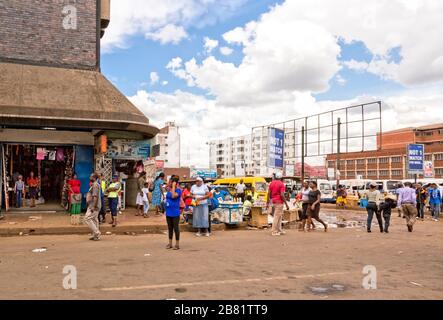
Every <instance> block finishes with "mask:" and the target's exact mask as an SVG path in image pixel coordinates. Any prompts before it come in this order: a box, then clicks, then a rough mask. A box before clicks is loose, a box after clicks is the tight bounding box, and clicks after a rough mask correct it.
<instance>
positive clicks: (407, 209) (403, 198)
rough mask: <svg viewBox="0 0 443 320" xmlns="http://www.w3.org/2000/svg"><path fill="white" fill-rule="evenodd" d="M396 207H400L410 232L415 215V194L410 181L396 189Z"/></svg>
mask: <svg viewBox="0 0 443 320" xmlns="http://www.w3.org/2000/svg"><path fill="white" fill-rule="evenodd" d="M397 207H398V208H401V209H402V211H403V215H404V216H405V218H406V225H407V227H408V231H409V232H412V230H413V228H414V223H415V218H416V217H417V196H416V194H415V190H414V189H412V183H410V182H406V183H405V187H404V188H401V189H399V190H398V200H397Z"/></svg>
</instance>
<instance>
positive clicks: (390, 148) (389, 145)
mask: <svg viewBox="0 0 443 320" xmlns="http://www.w3.org/2000/svg"><path fill="white" fill-rule="evenodd" d="M412 143H417V144H424V145H425V161H427V162H432V163H433V167H434V171H435V178H443V124H434V125H428V126H423V127H418V128H404V129H400V130H395V131H389V132H385V133H382V134H381V135H380V134H379V135H378V137H377V146H378V150H375V151H366V152H352V153H344V154H341V155H340V159H341V162H340V169H341V171H340V173H341V179H343V180H347V179H356V178H357V177H362V178H363V179H383V180H385V179H395V180H399V179H410V178H413V177H412V176H409V175H408V174H407V172H406V169H407V168H406V166H407V162H406V161H407V159H406V151H407V145H408V144H412ZM326 162H327V163H326V166H327V168H332V169H334V170H335V169H336V164H337V155H336V154H331V155H328V156H327V158H326ZM419 178H423V177H422V176H421V177H419Z"/></svg>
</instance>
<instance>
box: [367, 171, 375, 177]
mask: <svg viewBox="0 0 443 320" xmlns="http://www.w3.org/2000/svg"><path fill="white" fill-rule="evenodd" d="M368 176H369V177H376V176H377V171H375V170H369V171H368Z"/></svg>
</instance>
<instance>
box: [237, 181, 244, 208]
mask: <svg viewBox="0 0 443 320" xmlns="http://www.w3.org/2000/svg"><path fill="white" fill-rule="evenodd" d="M235 191H236V193H237V199H238V198H240V199H241V202H242V203H243V202H245V191H246V185H245V184H244V183H243V179H241V180H240V183H237V186H236V187H235Z"/></svg>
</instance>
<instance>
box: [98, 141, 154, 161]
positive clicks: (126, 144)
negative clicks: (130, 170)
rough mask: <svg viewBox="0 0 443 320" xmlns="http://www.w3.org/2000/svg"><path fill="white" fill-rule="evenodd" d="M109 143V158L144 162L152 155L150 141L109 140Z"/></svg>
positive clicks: (107, 153) (107, 154)
mask: <svg viewBox="0 0 443 320" xmlns="http://www.w3.org/2000/svg"><path fill="white" fill-rule="evenodd" d="M107 143H108V145H107V151H106V157H107V158H111V159H128V160H143V159H147V158H149V157H150V154H151V144H150V141H149V140H127V139H108V140H107Z"/></svg>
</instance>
